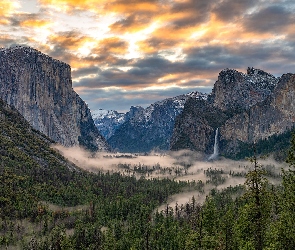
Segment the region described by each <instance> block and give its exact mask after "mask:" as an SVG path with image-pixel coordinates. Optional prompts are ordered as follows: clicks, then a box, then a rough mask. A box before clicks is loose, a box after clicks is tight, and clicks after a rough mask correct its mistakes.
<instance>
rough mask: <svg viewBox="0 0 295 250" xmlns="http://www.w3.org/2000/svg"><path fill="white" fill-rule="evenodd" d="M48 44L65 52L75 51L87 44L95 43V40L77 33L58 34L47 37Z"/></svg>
mask: <svg viewBox="0 0 295 250" xmlns="http://www.w3.org/2000/svg"><path fill="white" fill-rule="evenodd" d="M49 42H50V43H51V44H54V45H57V46H59V47H62V48H64V49H67V50H73V51H77V50H78V49H79V48H80V47H82V46H83V45H84V44H85V43H87V42H95V39H93V38H92V37H89V36H85V35H82V34H81V33H79V32H75V31H71V32H60V33H58V34H54V35H51V36H49Z"/></svg>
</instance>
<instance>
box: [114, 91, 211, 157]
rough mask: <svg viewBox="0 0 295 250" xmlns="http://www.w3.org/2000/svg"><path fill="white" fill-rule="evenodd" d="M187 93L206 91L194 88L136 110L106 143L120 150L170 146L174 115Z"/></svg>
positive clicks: (137, 150)
mask: <svg viewBox="0 0 295 250" xmlns="http://www.w3.org/2000/svg"><path fill="white" fill-rule="evenodd" d="M190 96H194V97H196V96H202V97H204V98H206V97H207V96H206V94H200V93H198V92H196V93H190V94H188V95H181V96H177V97H174V98H168V99H165V100H163V101H160V102H156V103H154V104H152V105H150V106H149V107H147V108H146V109H142V110H139V111H138V112H137V113H136V114H135V115H134V117H132V118H131V119H129V120H127V121H126V122H125V123H123V124H122V125H121V127H120V128H119V129H118V130H116V132H115V134H114V135H113V136H112V137H110V139H109V140H108V143H109V144H110V145H111V146H112V147H113V148H114V149H116V150H118V151H121V152H149V151H151V150H153V149H160V150H167V149H169V143H170V138H171V136H172V131H173V127H174V122H175V118H176V116H177V115H178V114H180V113H181V111H182V110H183V107H184V103H185V102H186V100H187V99H188V98H189V97H190Z"/></svg>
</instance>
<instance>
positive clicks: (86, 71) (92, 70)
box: [72, 66, 101, 78]
mask: <svg viewBox="0 0 295 250" xmlns="http://www.w3.org/2000/svg"><path fill="white" fill-rule="evenodd" d="M100 71H101V70H100V69H99V68H98V67H96V66H92V67H86V68H79V69H76V70H74V71H72V77H73V78H79V77H82V76H87V75H90V74H98V73H99V72H100Z"/></svg>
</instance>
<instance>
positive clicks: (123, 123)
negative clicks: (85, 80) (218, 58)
mask: <svg viewBox="0 0 295 250" xmlns="http://www.w3.org/2000/svg"><path fill="white" fill-rule="evenodd" d="M0 55H1V57H0V90H1V95H0V97H1V99H0V126H1V133H0V173H1V175H0V178H1V182H0V186H1V189H0V248H3V249H225V250H228V249H233V250H235V249H255V250H256V249H290V246H293V245H294V242H295V241H294V235H295V232H294V229H293V227H292V225H293V224H292V223H293V219H294V218H295V216H294V209H293V208H294V207H293V203H294V187H295V184H294V170H293V168H294V165H295V160H294V159H295V156H294V155H295V137H294V135H293V133H292V131H293V128H294V122H295V120H294V113H295V112H294V107H295V105H294V98H293V96H294V95H295V89H294V86H295V85H294V79H295V78H294V75H293V74H284V75H282V76H281V77H274V76H272V75H271V74H269V73H266V72H264V71H262V70H258V69H254V68H248V69H247V73H246V74H244V73H241V72H238V71H236V70H232V69H225V70H222V71H221V72H220V73H219V76H218V79H217V81H216V82H215V85H214V87H213V89H212V92H211V93H209V94H204V93H201V92H198V91H195V92H190V93H188V94H183V95H179V96H176V97H170V98H167V99H164V100H162V101H158V102H155V103H153V104H150V105H149V106H147V107H146V108H143V107H139V106H137V107H134V106H132V107H130V110H129V111H128V112H126V113H120V112H117V111H114V110H112V111H104V110H102V109H100V110H97V111H93V112H92V113H93V114H92V113H91V112H90V109H89V108H88V106H87V104H86V103H85V102H84V101H83V100H82V99H81V98H80V97H79V96H78V94H77V93H76V92H75V91H73V89H72V82H71V71H70V66H69V65H67V64H65V63H62V62H60V61H57V60H55V59H53V58H50V57H49V56H47V55H45V54H43V53H41V52H39V51H37V50H35V49H32V48H28V47H21V46H20V47H15V48H9V49H1V50H0ZM16 58H19V59H18V60H16ZM99 129H101V131H99ZM103 135H104V136H105V137H106V138H104V137H103ZM261 246H263V248H261ZM245 247H246V248H245Z"/></svg>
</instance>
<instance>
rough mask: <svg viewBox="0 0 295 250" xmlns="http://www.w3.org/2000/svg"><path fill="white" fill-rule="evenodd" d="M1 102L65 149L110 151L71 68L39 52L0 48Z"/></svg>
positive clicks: (20, 48) (26, 48)
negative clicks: (74, 147) (65, 147)
mask: <svg viewBox="0 0 295 250" xmlns="http://www.w3.org/2000/svg"><path fill="white" fill-rule="evenodd" d="M0 99H2V100H4V101H5V102H7V103H8V104H9V105H11V106H14V107H15V108H16V109H17V110H18V111H19V112H20V113H21V114H22V115H23V116H24V118H25V119H26V120H27V121H28V122H29V124H30V125H32V126H33V128H34V129H36V130H39V131H40V132H42V133H44V134H45V135H47V136H48V137H49V138H51V139H52V140H54V141H56V142H58V143H61V144H62V145H64V146H75V145H80V146H83V147H85V148H88V149H90V150H108V149H109V147H108V145H107V143H106V141H105V139H104V138H103V137H102V136H101V135H100V133H99V132H98V130H97V128H96V127H95V125H94V122H93V120H92V117H91V113H90V110H89V108H88V106H87V105H86V103H85V102H84V101H83V100H82V99H81V98H80V97H79V95H78V94H77V93H76V92H75V91H74V90H73V88H72V79H71V67H70V66H69V65H68V64H66V63H63V62H61V61H58V60H55V59H53V58H51V57H49V56H47V55H45V54H43V53H41V52H40V51H38V50H35V49H32V48H30V47H22V46H17V47H11V48H2V49H0Z"/></svg>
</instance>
